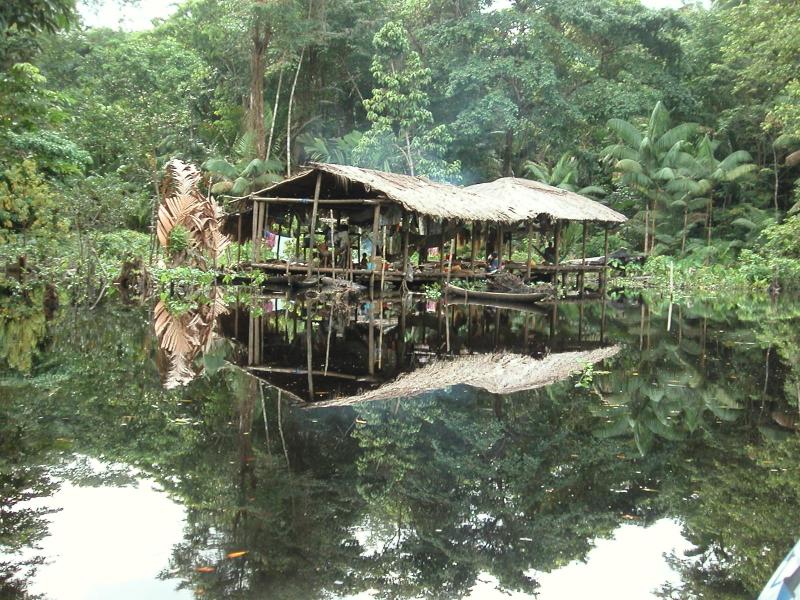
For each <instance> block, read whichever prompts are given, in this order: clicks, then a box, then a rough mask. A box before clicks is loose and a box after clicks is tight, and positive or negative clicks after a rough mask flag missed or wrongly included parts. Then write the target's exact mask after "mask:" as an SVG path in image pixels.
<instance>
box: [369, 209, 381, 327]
mask: <svg viewBox="0 0 800 600" xmlns="http://www.w3.org/2000/svg"><path fill="white" fill-rule="evenodd" d="M380 224H381V205H380V204H376V205H375V209H374V211H373V213H372V252H371V253H370V259H371V262H372V273H370V276H369V288H370V290H372V288H373V287H374V286H375V257H376V256H377V255H378V227H379V226H380ZM370 331H371V330H370Z"/></svg>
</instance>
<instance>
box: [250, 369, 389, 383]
mask: <svg viewBox="0 0 800 600" xmlns="http://www.w3.org/2000/svg"><path fill="white" fill-rule="evenodd" d="M248 369H249V370H250V371H259V372H262V373H285V374H287V375H307V374H308V369H296V368H294V367H271V366H269V365H251V366H249V367H248ZM312 374H313V375H316V376H319V377H331V378H333V379H346V380H348V381H366V382H370V383H378V382H379V381H380V380H378V379H376V378H375V377H367V376H365V375H351V374H349V373H338V372H336V371H331V370H330V369H329V370H328V372H327V373H326V372H325V371H318V370H314V371H312Z"/></svg>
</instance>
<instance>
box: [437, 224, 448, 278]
mask: <svg viewBox="0 0 800 600" xmlns="http://www.w3.org/2000/svg"><path fill="white" fill-rule="evenodd" d="M446 223H447V221H445V220H444V219H442V234H441V235H440V236H439V275H441V274H442V271H444V227H445V224H446Z"/></svg>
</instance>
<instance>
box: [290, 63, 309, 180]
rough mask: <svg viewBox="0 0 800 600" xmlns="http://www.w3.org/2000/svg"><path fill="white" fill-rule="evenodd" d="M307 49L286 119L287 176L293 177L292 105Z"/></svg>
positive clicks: (293, 85)
mask: <svg viewBox="0 0 800 600" xmlns="http://www.w3.org/2000/svg"><path fill="white" fill-rule="evenodd" d="M305 54H306V49H305V48H303V49H302V50H301V51H300V60H298V61H297V70H296V71H295V72H294V81H292V91H291V92H290V93H289V110H288V116H287V117H286V176H287V177H291V176H292V105H293V104H294V91H295V89H296V88H297V78H298V77H299V76H300V67H301V66H302V65H303V57H304V56H305Z"/></svg>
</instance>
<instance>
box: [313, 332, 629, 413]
mask: <svg viewBox="0 0 800 600" xmlns="http://www.w3.org/2000/svg"><path fill="white" fill-rule="evenodd" d="M619 351H620V346H618V345H614V346H608V347H606V348H598V349H595V350H588V351H580V352H561V353H558V354H550V355H548V356H546V357H545V358H543V359H537V358H533V357H531V356H526V355H524V354H471V355H468V356H459V357H457V358H455V359H451V360H448V359H438V360H435V361H433V362H431V363H430V364H428V365H426V366H424V367H422V368H421V369H417V370H416V371H412V372H410V373H403V374H402V375H400V376H399V377H398V378H397V379H395V380H394V381H391V382H389V383H387V384H384V385H382V386H381V387H379V388H377V389H374V390H370V391H368V392H364V393H363V394H360V395H357V396H349V397H345V398H337V399H334V400H328V401H325V402H315V403H313V404H309V405H307V407H308V408H321V407H331V406H349V405H351V404H357V403H360V402H366V401H369V400H390V399H394V398H410V397H414V396H419V395H420V394H424V393H426V392H431V391H434V390H439V389H444V388H447V387H450V386H454V385H467V386H470V387H475V388H480V389H484V390H486V391H488V392H490V393H492V394H510V393H513V392H520V391H523V390H532V389H536V388H540V387H544V386H546V385H550V384H552V383H556V382H557V381H561V380H563V379H567V378H568V377H570V376H571V375H573V374H575V373H578V372H580V371H582V370H583V369H584V368H585V366H586V365H587V364H594V363H597V362H600V361H601V360H604V359H606V358H610V357H612V356H614V355H615V354H617V353H618V352H619Z"/></svg>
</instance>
